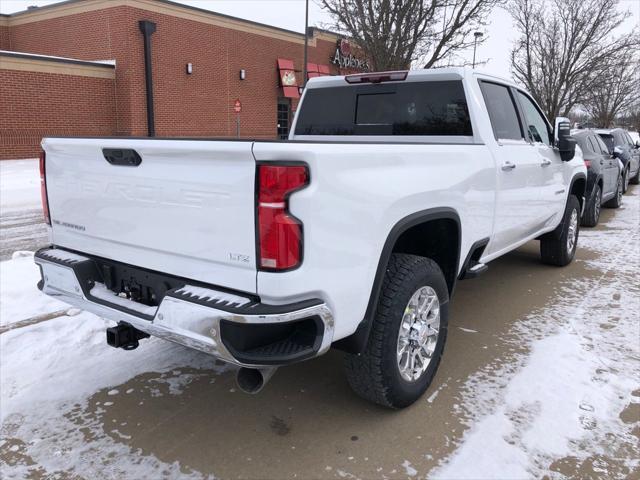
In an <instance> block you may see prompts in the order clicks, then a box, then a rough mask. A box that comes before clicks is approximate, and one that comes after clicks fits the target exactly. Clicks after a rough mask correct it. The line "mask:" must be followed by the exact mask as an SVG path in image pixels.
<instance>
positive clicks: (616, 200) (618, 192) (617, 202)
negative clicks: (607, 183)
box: [604, 175, 624, 208]
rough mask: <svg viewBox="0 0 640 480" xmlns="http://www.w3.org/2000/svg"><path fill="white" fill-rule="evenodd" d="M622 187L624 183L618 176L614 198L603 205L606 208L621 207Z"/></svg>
mask: <svg viewBox="0 0 640 480" xmlns="http://www.w3.org/2000/svg"><path fill="white" fill-rule="evenodd" d="M623 187H624V183H623V180H622V176H620V175H619V176H618V186H617V187H616V194H615V196H614V197H613V198H612V199H611V200H609V201H608V202H607V203H605V204H604V206H605V207H607V208H619V207H620V205H622V189H623Z"/></svg>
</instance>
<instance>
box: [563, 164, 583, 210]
mask: <svg viewBox="0 0 640 480" xmlns="http://www.w3.org/2000/svg"><path fill="white" fill-rule="evenodd" d="M578 180H584V190H583V191H582V192H581V193H582V195H581V196H579V197H578V201H579V202H580V206H581V209H582V212H584V208H585V205H586V204H587V198H586V195H587V176H586V175H585V174H584V173H582V172H579V173H576V174H575V175H574V176H573V177H572V178H571V183H570V184H569V191H568V192H567V199H566V201H565V205H566V203H567V202H568V201H569V196H570V195H571V194H572V192H573V186H574V185H575V183H576V182H577V181H578ZM582 212H580V213H581V214H582Z"/></svg>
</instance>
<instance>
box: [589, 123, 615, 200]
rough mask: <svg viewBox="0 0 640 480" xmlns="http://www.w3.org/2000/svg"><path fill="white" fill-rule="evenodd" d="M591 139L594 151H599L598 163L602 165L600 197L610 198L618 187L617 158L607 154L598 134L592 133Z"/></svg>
mask: <svg viewBox="0 0 640 480" xmlns="http://www.w3.org/2000/svg"><path fill="white" fill-rule="evenodd" d="M591 140H592V142H593V144H594V146H595V148H596V150H595V151H596V152H599V153H600V165H602V167H601V168H602V187H603V188H602V189H603V192H602V198H603V199H606V198H610V197H613V195H614V194H615V192H616V189H617V187H618V171H619V167H618V159H616V158H613V157H612V156H611V155H610V154H609V149H608V148H607V145H606V144H605V143H604V141H603V140H602V139H601V138H600V135H597V134H595V133H594V134H592V135H591Z"/></svg>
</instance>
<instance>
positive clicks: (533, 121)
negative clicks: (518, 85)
mask: <svg viewBox="0 0 640 480" xmlns="http://www.w3.org/2000/svg"><path fill="white" fill-rule="evenodd" d="M518 100H520V104H521V105H522V109H523V110H524V115H525V117H526V119H527V125H526V128H525V130H526V131H527V133H528V135H529V139H530V140H532V141H534V142H541V143H546V144H547V145H551V138H550V135H549V125H548V124H547V121H546V120H545V119H544V117H543V116H542V114H541V113H540V111H539V110H538V107H536V105H535V103H533V102H532V101H531V99H530V98H529V97H528V96H526V95H525V94H524V93H522V92H521V91H519V90H518Z"/></svg>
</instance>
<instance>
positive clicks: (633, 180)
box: [629, 166, 640, 185]
mask: <svg viewBox="0 0 640 480" xmlns="http://www.w3.org/2000/svg"><path fill="white" fill-rule="evenodd" d="M629 183H633V184H634V185H638V184H639V183H640V166H639V167H638V171H637V172H636V175H635V176H634V177H631V179H630V180H629Z"/></svg>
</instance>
